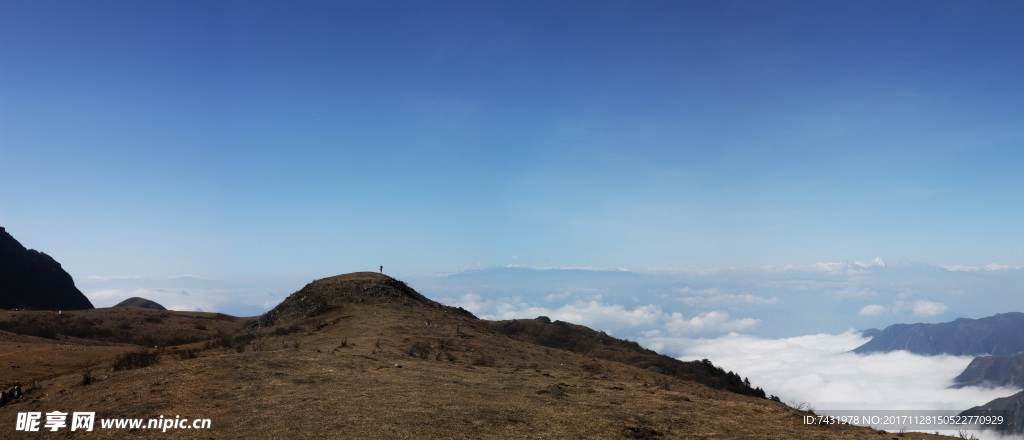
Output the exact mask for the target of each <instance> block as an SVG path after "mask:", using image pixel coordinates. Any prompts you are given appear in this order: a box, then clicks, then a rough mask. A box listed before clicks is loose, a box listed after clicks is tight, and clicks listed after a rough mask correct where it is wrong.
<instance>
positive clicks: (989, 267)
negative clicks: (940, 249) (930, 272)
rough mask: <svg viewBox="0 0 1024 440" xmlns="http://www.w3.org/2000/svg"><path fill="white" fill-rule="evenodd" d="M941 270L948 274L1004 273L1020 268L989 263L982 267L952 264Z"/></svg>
mask: <svg viewBox="0 0 1024 440" xmlns="http://www.w3.org/2000/svg"><path fill="white" fill-rule="evenodd" d="M942 268H943V269H946V270H948V271H950V272H982V271H985V272H995V271H1005V270H1016V269H1020V268H1021V266H1011V265H1007V264H998V263H989V264H986V265H984V266H982V267H977V266H963V265H960V264H954V265H949V266H942Z"/></svg>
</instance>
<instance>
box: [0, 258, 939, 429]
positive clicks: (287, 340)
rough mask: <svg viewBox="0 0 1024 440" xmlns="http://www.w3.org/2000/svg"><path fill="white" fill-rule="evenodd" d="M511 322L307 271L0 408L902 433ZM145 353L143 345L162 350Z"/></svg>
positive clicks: (262, 424) (569, 331) (215, 420)
mask: <svg viewBox="0 0 1024 440" xmlns="http://www.w3.org/2000/svg"><path fill="white" fill-rule="evenodd" d="M122 310H129V311H137V312H153V313H167V314H169V316H171V317H174V316H176V315H177V314H178V313H181V312H155V311H145V310H142V309H122ZM527 321H529V320H527ZM540 321H543V320H540ZM509 325H510V324H509V323H507V322H506V323H500V322H499V323H495V322H490V321H486V320H482V319H477V318H476V317H474V316H472V314H470V313H468V312H465V311H464V310H460V309H458V308H452V307H449V306H445V305H443V304H438V303H436V302H434V301H432V300H430V299H428V298H425V297H423V296H422V295H420V294H419V293H417V292H416V291H415V290H413V289H411V288H409V287H408V286H406V285H405V284H404V283H402V282H401V281H398V280H395V279H393V278H390V277H387V276H384V275H380V274H375V273H357V274H348V275H341V276H337V277H330V278H325V279H322V280H317V281H314V282H313V283H310V284H308V285H306V286H305V287H303V288H302V289H300V290H299V291H297V292H295V293H294V294H292V295H291V296H289V297H288V298H287V299H285V300H284V301H283V302H282V303H281V304H280V305H278V306H277V307H275V308H274V309H272V310H271V311H270V312H268V313H267V314H266V315H264V316H263V317H261V318H259V319H258V320H253V321H252V324H251V325H249V326H248V327H246V328H245V329H242V330H239V331H237V332H234V333H233V334H230V335H227V334H225V335H221V336H219V337H217V338H215V339H212V340H208V341H206V342H203V343H193V344H189V345H184V346H178V347H173V348H172V347H167V348H161V351H160V352H159V353H162V356H161V357H160V358H159V362H157V363H155V364H153V365H149V366H145V367H142V366H141V365H140V366H137V367H136V368H128V369H115V368H113V366H112V365H111V364H108V363H99V364H96V365H94V366H92V367H91V370H90V374H91V375H90V376H88V377H90V381H88V384H84V383H86V381H85V378H86V374H85V372H84V371H83V372H77V371H76V372H73V373H72V374H65V375H61V376H57V377H54V378H51V379H47V380H42V381H39V382H38V383H32V384H26V386H25V387H24V388H25V397H23V398H21V399H18V400H16V401H14V402H13V403H11V404H8V405H7V406H4V407H2V408H0V419H3V420H14V418H15V414H16V413H18V412H23V411H52V410H58V409H59V410H63V411H67V410H86V409H87V410H90V411H92V410H95V411H96V412H97V417H100V418H105V417H139V418H151V417H153V418H155V417H158V416H160V415H165V416H168V417H174V416H175V415H179V416H181V417H188V418H209V419H211V420H212V429H211V430H208V431H207V430H191V431H190V430H179V431H175V432H173V433H168V434H161V435H160V436H163V435H170V436H172V437H173V438H197V439H199V438H203V439H205V438H252V437H258V438H291V437H300V438H417V439H418V438H473V439H477V438H607V439H619V438H645V439H662V438H692V439H715V438H719V439H736V438H740V439H745V438H758V439H792V438H815V439H877V440H883V439H884V440H889V439H891V438H892V437H894V436H895V434H889V433H886V432H884V431H876V430H873V429H870V428H863V427H856V426H849V425H804V424H803V423H802V417H803V416H806V415H809V414H810V413H808V412H806V411H800V410H797V409H794V408H791V407H789V406H786V405H785V404H783V403H780V402H776V401H772V400H769V399H765V398H760V397H753V396H748V395H743V394H739V393H735V392H730V391H726V390H725V389H720V388H713V387H711V386H708V385H705V384H702V383H699V382H697V381H695V380H690V379H687V378H684V377H682V376H680V375H675V374H666V372H665V371H660V372H659V371H657V368H649V367H651V366H656V365H648V366H644V365H643V364H642V363H641V364H638V365H631V364H629V363H624V362H620V361H618V360H614V359H615V358H622V359H625V358H628V356H627V354H630V353H632V354H633V355H634V356H638V358H639V359H644V355H645V353H644V352H643V350H642V349H641V350H635V349H634V348H635V347H634V348H631V347H630V343H629V342H628V341H619V340H614V339H613V338H612V339H603V338H601V340H600V341H598V344H597V345H594V346H591V347H590V349H584V348H585V346H586V344H585V341H588V340H591V338H594V337H596V336H595V335H599V334H600V332H594V331H593V330H590V329H587V328H585V327H581V326H575V325H569V324H568V323H565V325H561V324H556V323H550V324H549V323H547V322H538V324H537V326H535V327H529V326H526V325H524V326H523V328H524V329H526V328H537V329H540V330H541V333H544V331H545V329H546V328H547V326H548V325H556V326H558V330H557V335H559V337H564V338H565V340H566V341H569V342H570V343H569V344H568V345H565V347H564V348H559V347H556V346H553V344H548V345H540V344H538V343H534V342H531V341H530V339H535V336H530V335H529V333H531V331H528V330H524V331H518V330H517V331H513V332H509V331H507V330H509V329H508V328H505V329H504V330H502V327H508V326H509ZM511 325H513V326H514V323H513V324H511ZM609 338H610V337H609ZM572 341H576V342H584V343H583V344H580V343H576V342H572ZM538 342H540V341H538ZM23 343H30V342H29V341H25V342H23ZM143 353H145V352H143ZM148 353H149V355H146V354H143V355H140V356H143V357H151V356H150V355H153V354H154V353H157V352H154V351H152V350H150V351H149V352H148ZM609 354H613V356H609ZM709 362H710V361H709ZM115 363H116V362H115ZM13 429H14V423H5V424H0V437H4V438H13V437H19V436H20V437H24V435H23V434H24V433H20V432H14V431H13ZM65 433H67V432H66V431H65ZM47 434H50V433H47ZM124 437H129V438H146V437H148V436H147V433H146V432H145V430H138V431H127V430H97V431H96V432H93V433H92V434H91V435H90V438H124ZM939 437H941V436H935V435H927V436H926V437H925V436H924V435H923V434H918V433H905V434H901V435H900V437H899V438H900V439H901V440H902V439H921V438H930V439H934V438H939Z"/></svg>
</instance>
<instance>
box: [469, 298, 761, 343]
mask: <svg viewBox="0 0 1024 440" xmlns="http://www.w3.org/2000/svg"><path fill="white" fill-rule="evenodd" d="M454 305H456V306H460V307H463V308H465V309H467V310H469V311H471V312H473V314H475V315H477V316H479V317H480V318H483V319H490V320H505V319H524V318H525V319H529V318H536V317H538V316H547V317H549V318H551V319H555V320H561V321H567V322H571V323H574V324H580V325H585V326H587V327H590V328H593V329H595V330H603V331H607V332H609V333H614V332H616V331H623V330H629V331H631V332H635V331H642V332H644V333H648V334H654V333H651V332H658V334H669V335H676V336H680V335H690V334H701V333H725V332H732V331H743V330H749V329H752V328H754V327H755V326H756V325H757V324H758V323H759V322H760V320H759V319H753V318H742V319H731V318H730V316H729V314H728V313H726V312H719V311H710V312H704V313H700V314H698V315H696V316H692V317H686V316H684V315H683V314H682V313H679V312H671V313H670V312H666V311H665V310H663V309H662V307H661V306H660V305H656V304H647V305H638V306H635V307H632V308H630V307H626V306H624V305H622V304H608V303H604V302H602V301H601V297H600V296H595V297H593V299H590V300H586V301H584V300H579V301H575V302H572V303H568V304H563V305H561V306H559V307H557V308H548V307H540V306H536V305H531V304H529V303H526V302H524V301H522V300H521V299H519V298H502V299H500V300H487V299H484V298H483V297H482V296H481V295H478V294H472V293H471V294H465V295H463V296H462V297H461V298H459V299H457V300H455V301H454Z"/></svg>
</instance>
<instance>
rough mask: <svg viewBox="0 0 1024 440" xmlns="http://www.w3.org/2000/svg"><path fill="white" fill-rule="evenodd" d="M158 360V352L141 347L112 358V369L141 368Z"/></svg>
mask: <svg viewBox="0 0 1024 440" xmlns="http://www.w3.org/2000/svg"><path fill="white" fill-rule="evenodd" d="M157 362H160V353H158V352H156V351H149V350H146V349H145V348H141V349H139V350H136V351H130V352H128V353H124V354H120V355H118V356H117V358H116V359H114V371H120V370H132V369H135V368H143V367H148V366H150V365H153V364H155V363H157Z"/></svg>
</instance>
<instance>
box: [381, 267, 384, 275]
mask: <svg viewBox="0 0 1024 440" xmlns="http://www.w3.org/2000/svg"><path fill="white" fill-rule="evenodd" d="M380 273H381V274H382V275H383V274H384V266H381V267H380Z"/></svg>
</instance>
